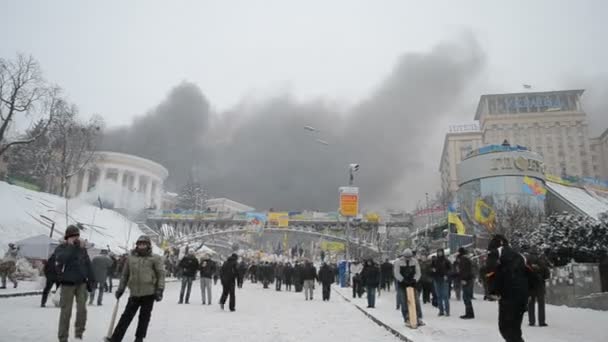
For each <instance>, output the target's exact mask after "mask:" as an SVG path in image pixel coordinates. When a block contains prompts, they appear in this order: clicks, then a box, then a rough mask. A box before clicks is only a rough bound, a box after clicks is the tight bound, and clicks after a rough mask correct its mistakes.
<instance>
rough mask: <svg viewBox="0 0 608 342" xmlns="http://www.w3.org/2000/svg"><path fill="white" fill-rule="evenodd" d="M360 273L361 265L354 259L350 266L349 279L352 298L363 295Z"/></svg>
mask: <svg viewBox="0 0 608 342" xmlns="http://www.w3.org/2000/svg"><path fill="white" fill-rule="evenodd" d="M361 271H363V265H362V264H361V263H360V262H359V259H355V261H354V262H353V263H352V264H351V265H350V277H351V286H352V287H353V298H356V297H357V296H359V298H361V296H362V295H363V290H362V286H361Z"/></svg>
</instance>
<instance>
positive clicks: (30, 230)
mask: <svg viewBox="0 0 608 342" xmlns="http://www.w3.org/2000/svg"><path fill="white" fill-rule="evenodd" d="M67 207H68V220H67V222H68V224H75V223H82V224H83V226H84V228H85V229H84V230H83V231H82V232H81V238H82V239H83V240H84V239H86V240H88V243H89V244H91V245H92V247H94V248H99V249H104V248H108V247H109V248H110V250H111V251H112V252H114V253H124V252H126V251H128V250H129V249H131V248H132V247H133V245H134V243H135V241H136V240H137V238H138V237H139V236H140V235H143V233H142V231H141V230H140V229H139V227H138V226H137V224H136V223H134V222H131V221H129V220H128V219H127V218H126V217H124V216H123V215H121V214H119V213H117V212H115V211H113V210H108V209H100V208H99V207H97V206H93V205H90V204H88V203H87V202H86V201H83V200H82V199H80V198H75V199H70V200H69V201H68V203H67ZM65 209H66V200H65V198H63V197H59V196H56V195H52V194H48V193H43V192H36V191H32V190H28V189H24V188H21V187H18V186H14V185H10V184H8V183H6V182H0V253H2V254H4V252H5V251H6V249H7V245H8V243H9V242H14V241H18V240H21V239H25V238H28V237H31V236H35V235H39V234H50V231H51V228H50V227H51V225H50V222H49V219H50V220H52V221H54V222H55V228H54V233H53V238H54V239H62V237H63V233H64V231H65V228H66V214H65V211H66V210H65ZM154 249H155V253H159V252H160V250H159V249H158V247H156V246H154Z"/></svg>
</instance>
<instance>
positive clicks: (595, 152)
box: [589, 129, 608, 180]
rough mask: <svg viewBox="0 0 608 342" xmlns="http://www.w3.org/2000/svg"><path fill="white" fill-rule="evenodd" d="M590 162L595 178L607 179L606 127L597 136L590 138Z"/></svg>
mask: <svg viewBox="0 0 608 342" xmlns="http://www.w3.org/2000/svg"><path fill="white" fill-rule="evenodd" d="M589 144H590V149H591V164H592V167H593V173H594V176H595V178H599V179H602V180H608V129H607V130H605V131H604V133H602V135H600V136H599V137H597V138H591V140H590V142H589Z"/></svg>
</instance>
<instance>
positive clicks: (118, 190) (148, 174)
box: [68, 152, 169, 209]
mask: <svg viewBox="0 0 608 342" xmlns="http://www.w3.org/2000/svg"><path fill="white" fill-rule="evenodd" d="M168 176H169V171H168V170H167V169H166V168H165V167H164V166H162V165H160V164H158V163H156V162H153V161H151V160H148V159H144V158H141V157H137V156H134V155H129V154H124V153H117V152H97V153H96V154H95V158H94V162H93V163H91V166H90V167H88V168H86V169H85V170H83V171H82V172H81V173H79V174H78V175H76V176H74V177H72V178H71V181H70V187H69V193H68V195H69V197H75V196H78V195H80V194H82V193H87V192H95V193H96V194H97V195H98V196H99V198H100V199H101V200H102V201H104V202H106V203H111V205H112V206H113V207H114V208H130V207H142V206H143V207H144V208H158V209H160V207H161V205H162V193H163V184H164V181H165V179H167V177H168Z"/></svg>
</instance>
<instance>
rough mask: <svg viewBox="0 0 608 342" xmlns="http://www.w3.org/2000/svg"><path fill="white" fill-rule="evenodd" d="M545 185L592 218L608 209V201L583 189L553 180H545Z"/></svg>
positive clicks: (597, 216)
mask: <svg viewBox="0 0 608 342" xmlns="http://www.w3.org/2000/svg"><path fill="white" fill-rule="evenodd" d="M547 187H548V188H549V189H550V190H553V191H554V192H556V193H557V194H559V195H560V196H562V197H563V198H564V199H566V200H567V201H569V202H570V203H572V205H574V206H576V207H577V208H578V209H580V210H581V211H582V212H584V213H586V214H587V215H589V216H591V217H593V218H594V219H597V218H599V216H600V214H601V213H605V212H607V211H608V203H606V201H604V200H602V199H601V198H598V197H594V196H593V195H591V194H590V193H589V192H587V191H586V190H585V189H582V188H577V187H574V186H565V185H561V184H557V183H553V182H547Z"/></svg>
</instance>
